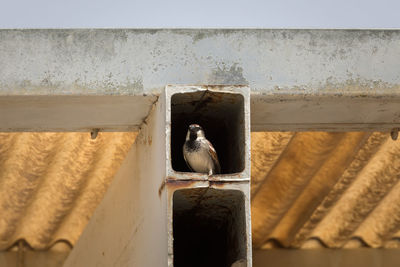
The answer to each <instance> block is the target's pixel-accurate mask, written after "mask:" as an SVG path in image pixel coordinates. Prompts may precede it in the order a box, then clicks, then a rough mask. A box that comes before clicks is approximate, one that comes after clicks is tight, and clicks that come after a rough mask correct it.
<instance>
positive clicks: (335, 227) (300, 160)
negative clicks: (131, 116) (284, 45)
mask: <svg viewBox="0 0 400 267" xmlns="http://www.w3.org/2000/svg"><path fill="white" fill-rule="evenodd" d="M135 136H136V134H135V133H100V134H99V135H98V137H97V139H95V140H92V139H91V138H90V135H89V134H88V133H0V250H5V249H8V248H10V247H12V246H13V245H15V244H16V243H17V242H18V241H19V240H24V242H26V243H27V244H28V245H29V246H30V247H32V248H33V249H48V248H50V247H52V245H53V244H56V243H57V242H65V243H68V244H69V245H70V246H73V245H74V244H75V242H76V241H77V240H78V238H79V236H80V234H81V233H82V231H83V229H84V227H85V226H86V224H87V222H88V221H89V219H90V216H91V215H92V213H93V211H94V209H95V208H96V206H97V205H98V203H99V202H100V200H101V199H102V197H103V195H104V193H105V191H106V189H107V187H108V185H109V184H110V182H111V180H112V178H113V176H114V174H115V172H116V171H117V170H118V168H119V166H120V164H121V162H122V160H123V158H124V157H125V155H126V153H127V151H128V150H129V148H130V146H131V145H132V143H133V142H134V139H135ZM399 152H400V141H393V140H391V138H390V136H389V134H388V133H378V132H376V133H362V132H348V133H328V132H301V133H291V132H260V133H252V186H251V193H252V202H251V203H252V227H253V243H254V248H265V249H268V248H275V247H290V248H322V247H331V248H351V247H365V246H367V247H373V248H377V247H396V248H397V247H400V241H399V240H400V184H399V183H398V180H399V177H400V174H399V173H400V160H399V156H398V155H399Z"/></svg>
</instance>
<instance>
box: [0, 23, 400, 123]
mask: <svg viewBox="0 0 400 267" xmlns="http://www.w3.org/2000/svg"><path fill="white" fill-rule="evenodd" d="M399 42H400V31H399V30H265V29H242V30H235V29H229V30H227V29H203V30H202V29H192V30H187V29H174V30H170V29H159V30H151V29H147V30H142V29H136V30H133V29H118V30H113V29H108V30H107V29H97V30H83V29H82V30H0V101H1V103H2V105H0V130H1V131H14V130H15V131H21V130H41V131H83V130H85V131H86V130H87V129H88V128H104V129H105V130H111V131H112V130H132V129H134V130H137V129H138V127H139V125H140V124H141V122H142V121H143V119H144V118H145V117H146V115H147V114H148V111H149V110H150V106H151V104H152V103H153V102H154V101H155V98H156V97H157V96H158V95H159V94H160V93H161V90H162V89H163V88H164V87H165V85H167V84H199V85H201V84H206V85H208V84H222V85H248V86H249V87H250V88H251V122H252V130H257V131H261V130H304V129H307V130H324V129H328V130H388V129H391V128H393V127H396V126H398V124H399V123H400V116H399V114H398V112H397V109H396V108H395V106H397V104H398V103H399V101H400V75H399V74H398V70H397V69H398V62H399V59H400V46H399V45H398V44H399ZM21 96H27V97H28V100H26V101H20V99H19V97H21ZM42 96H74V97H83V96H134V97H136V98H135V100H134V101H132V102H131V106H126V105H125V106H124V105H121V106H120V107H118V110H119V111H118V112H107V111H106V110H107V109H108V110H109V109H110V108H111V109H112V108H113V107H116V106H115V105H114V104H111V102H110V103H108V99H107V101H106V102H107V104H104V103H103V104H100V103H99V104H97V105H96V104H95V103H93V102H96V101H92V100H87V99H85V100H82V101H81V100H80V99H79V98H78V100H77V101H75V106H74V105H72V106H71V105H69V104H68V106H70V108H69V109H68V108H65V107H59V102H57V101H60V99H57V98H54V99H49V98H48V99H46V100H45V102H42V104H40V105H39V104H36V103H33V101H34V100H33V98H32V97H42ZM62 99H64V98H62ZM104 99H106V98H104ZM86 100H87V101H88V102H90V104H89V105H88V104H87V103H86V102H85V101H86ZM7 101H10V103H13V104H12V105H11V104H9V105H4V104H3V103H5V102H7ZM40 101H41V100H40ZM63 101H64V100H61V102H63ZM104 105H106V107H105V108H104ZM103 108H104V109H103ZM85 109H86V110H87V109H90V112H75V113H74V111H77V110H85ZM21 110H25V111H24V112H21ZM96 111H97V112H99V111H100V114H108V116H103V117H104V118H103V119H101V120H100V119H99V120H93V116H91V115H88V114H94V113H95V112H96ZM77 113H79V116H78V115H77ZM121 113H124V114H126V116H130V117H129V118H124V119H121V118H120V114H121ZM4 114H7V116H5V115H4ZM48 114H52V116H53V120H51V119H49V118H48V116H49V115H48ZM99 117H100V116H99ZM41 119H43V120H42V121H43V122H42V124H40V123H39V122H38V120H41ZM57 119H58V120H57ZM38 123H39V124H38ZM35 125H36V126H35ZM60 125H62V126H61V127H60Z"/></svg>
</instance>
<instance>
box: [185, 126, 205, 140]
mask: <svg viewBox="0 0 400 267" xmlns="http://www.w3.org/2000/svg"><path fill="white" fill-rule="evenodd" d="M204 137H205V134H204V130H203V128H201V126H200V125H198V124H190V125H189V129H188V132H187V134H186V140H192V141H194V140H196V139H197V138H204Z"/></svg>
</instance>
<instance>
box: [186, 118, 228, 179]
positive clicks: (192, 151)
mask: <svg viewBox="0 0 400 267" xmlns="http://www.w3.org/2000/svg"><path fill="white" fill-rule="evenodd" d="M183 157H184V158H185V161H186V164H187V165H188V167H189V168H190V169H191V170H192V171H195V172H199V173H208V175H209V176H210V175H213V174H218V173H220V172H221V166H220V165H219V160H218V156H217V152H216V151H215V149H214V147H213V145H212V144H211V143H210V142H209V141H208V140H207V139H206V136H205V134H204V130H203V128H201V126H200V125H198V124H191V125H189V129H188V131H187V134H186V141H185V144H184V145H183Z"/></svg>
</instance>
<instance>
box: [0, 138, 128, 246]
mask: <svg viewBox="0 0 400 267" xmlns="http://www.w3.org/2000/svg"><path fill="white" fill-rule="evenodd" d="M134 138H135V133H100V134H99V135H98V137H97V138H96V139H95V140H92V139H91V138H90V134H88V133H1V134H0V214H1V216H0V250H5V249H8V248H10V247H12V246H13V245H14V244H15V243H16V242H18V241H19V240H24V241H25V242H26V243H27V244H28V245H29V246H30V247H32V248H33V249H47V248H50V247H51V246H52V245H53V244H54V243H56V242H57V241H64V242H67V243H69V244H70V245H71V246H72V245H73V244H75V242H76V241H77V240H78V238H79V236H80V234H81V233H82V230H83V229H84V227H85V226H86V224H87V222H88V221H89V218H90V216H91V215H92V213H93V211H94V209H95V208H96V206H97V205H98V203H99V202H100V200H101V199H102V197H103V195H104V192H105V191H106V189H107V187H108V185H109V184H110V182H111V180H112V178H113V176H114V174H115V172H116V171H117V170H118V168H119V166H120V164H121V162H122V160H123V159H124V157H125V155H126V153H127V151H128V150H129V148H130V146H131V145H132V143H133V141H134Z"/></svg>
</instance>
